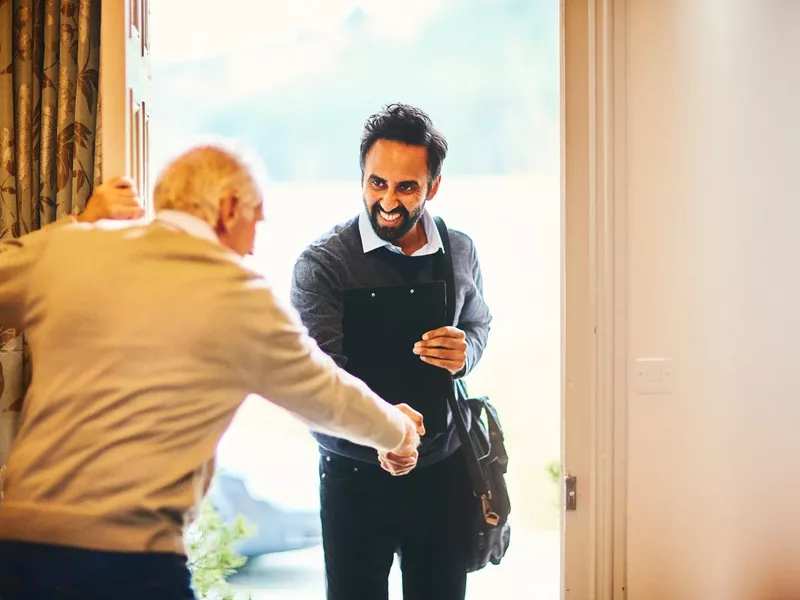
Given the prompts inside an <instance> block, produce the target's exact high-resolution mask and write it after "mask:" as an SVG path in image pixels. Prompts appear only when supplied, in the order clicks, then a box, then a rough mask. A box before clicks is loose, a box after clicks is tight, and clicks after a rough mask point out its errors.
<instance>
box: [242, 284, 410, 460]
mask: <svg viewBox="0 0 800 600" xmlns="http://www.w3.org/2000/svg"><path fill="white" fill-rule="evenodd" d="M254 285H256V284H253V285H251V286H250V287H249V288H248V289H247V290H245V292H243V293H242V300H243V303H244V305H245V306H244V307H243V310H242V311H241V313H240V314H241V316H242V317H244V316H245V315H248V316H247V318H242V319H241V323H242V326H241V327H238V328H237V329H238V330H239V333H238V336H239V337H240V341H239V342H238V343H237V344H236V345H237V346H238V349H239V351H240V352H242V353H243V354H242V366H241V369H242V370H241V375H242V376H243V377H245V378H246V379H247V381H248V383H249V387H250V388H251V389H250V391H252V392H253V393H256V394H258V395H260V396H263V397H264V398H266V399H268V400H270V401H271V402H273V403H274V404H277V405H278V406H281V407H283V408H284V409H286V410H287V411H289V412H290V413H292V414H294V415H295V416H297V417H298V418H300V419H301V420H303V421H304V422H305V423H307V424H308V425H309V426H310V427H311V428H312V429H314V430H316V431H320V432H323V433H328V434H330V435H334V436H336V437H340V438H344V439H347V440H350V441H351V442H354V443H356V444H362V445H365V446H371V447H373V448H375V449H376V450H381V451H387V450H388V451H394V452H398V453H406V454H409V453H411V452H413V451H414V450H415V449H416V447H417V445H418V444H419V436H418V433H419V431H421V428H422V417H421V416H418V415H417V416H413V417H409V416H407V415H408V414H409V410H408V409H406V408H405V407H404V408H402V409H401V408H400V407H396V406H392V405H391V404H389V403H387V402H385V401H384V400H382V399H381V398H379V397H378V396H377V395H375V394H374V393H373V392H372V391H371V390H370V389H369V388H368V387H367V386H366V385H365V384H364V383H363V382H361V381H360V380H358V379H356V378H355V377H353V376H351V375H349V374H348V373H346V372H345V371H344V370H342V369H340V368H339V367H337V366H336V364H335V363H334V361H333V360H332V359H331V358H330V356H328V355H327V354H325V353H324V352H323V351H322V350H320V348H319V347H318V346H317V344H316V343H314V341H313V340H312V339H311V338H310V337H309V336H308V333H307V331H306V329H305V328H304V327H303V326H302V325H301V324H300V323H299V322H298V321H297V320H296V319H295V318H293V316H292V315H291V314H290V313H289V312H288V311H286V310H284V309H283V307H281V306H280V305H279V304H278V302H277V300H276V299H275V297H274V295H273V294H272V293H271V292H270V291H269V290H268V289H266V287H263V288H262V289H254ZM232 341H233V340H232ZM411 414H412V415H413V413H411Z"/></svg>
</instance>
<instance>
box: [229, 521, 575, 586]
mask: <svg viewBox="0 0 800 600" xmlns="http://www.w3.org/2000/svg"><path fill="white" fill-rule="evenodd" d="M560 573H561V568H560V540H559V532H558V531H537V532H530V533H527V532H518V534H517V535H516V536H515V538H513V539H512V545H511V546H510V547H509V550H508V554H507V555H506V557H505V559H504V560H503V563H502V564H501V565H499V566H493V565H490V566H488V567H487V568H486V569H484V570H483V571H481V572H479V573H475V574H473V575H470V580H469V590H468V594H467V600H479V599H484V598H511V599H514V600H517V599H520V600H523V599H524V600H558V598H559V597H560V595H559V587H560V585H559V584H560V578H561V577H560ZM232 583H233V584H234V586H235V588H236V590H237V596H236V598H237V600H247V599H252V600H279V599H280V600H324V597H325V592H324V582H323V562H322V551H321V549H319V548H314V549H311V550H303V551H300V552H289V553H285V554H282V555H274V556H268V557H264V558H261V559H259V560H257V561H254V562H253V563H252V564H251V565H249V567H248V568H247V569H246V571H245V572H243V573H241V574H240V575H238V576H237V577H236V578H235V579H234V581H233V582H232ZM390 598H391V600H400V599H401V598H402V591H401V588H400V577H399V572H398V570H397V569H395V570H394V571H393V572H392V576H391V578H390Z"/></svg>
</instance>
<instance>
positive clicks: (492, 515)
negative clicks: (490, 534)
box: [481, 493, 500, 527]
mask: <svg viewBox="0 0 800 600" xmlns="http://www.w3.org/2000/svg"><path fill="white" fill-rule="evenodd" d="M490 498H491V493H489V495H487V494H482V495H481V507H482V508H483V520H484V521H486V524H487V525H491V526H492V527H497V526H498V525H499V524H500V515H498V514H497V513H496V512H494V511H493V510H492V505H491V503H490V502H489V499H490Z"/></svg>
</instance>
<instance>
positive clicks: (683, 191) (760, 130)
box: [626, 0, 800, 600]
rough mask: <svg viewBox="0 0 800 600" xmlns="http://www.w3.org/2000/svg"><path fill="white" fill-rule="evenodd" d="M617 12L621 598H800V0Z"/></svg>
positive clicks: (684, 0) (686, 2)
mask: <svg viewBox="0 0 800 600" xmlns="http://www.w3.org/2000/svg"><path fill="white" fill-rule="evenodd" d="M627 11H628V14H627V23H626V30H627V40H626V42H627V48H628V65H627V77H628V84H627V106H628V115H627V132H628V133H627V136H628V137H627V153H628V175H627V177H628V182H627V201H628V210H629V219H628V228H629V231H628V244H629V246H628V250H629V262H628V265H629V295H628V307H629V351H630V357H631V358H632V359H635V358H637V357H653V356H667V357H671V358H673V359H674V360H675V364H676V367H675V374H676V382H675V391H674V394H673V395H671V396H644V395H637V394H636V390H635V388H634V387H633V386H631V388H630V395H629V400H628V401H629V409H628V410H629V423H628V426H629V473H628V510H629V519H628V590H629V596H628V597H629V598H630V599H632V600H660V599H665V600H666V599H669V600H684V599H685V600H695V599H697V600H717V599H719V600H738V599H759V600H761V599H763V600H784V599H789V598H800V347H799V346H800V2H797V1H796V0H724V1H723V0H628V2H627Z"/></svg>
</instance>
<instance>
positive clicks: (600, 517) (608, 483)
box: [561, 0, 628, 600]
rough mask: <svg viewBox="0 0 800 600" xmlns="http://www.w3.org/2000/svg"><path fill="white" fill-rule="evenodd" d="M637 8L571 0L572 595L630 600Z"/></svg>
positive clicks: (567, 170)
mask: <svg viewBox="0 0 800 600" xmlns="http://www.w3.org/2000/svg"><path fill="white" fill-rule="evenodd" d="M625 11H626V0H561V119H562V131H561V139H562V144H561V145H562V156H561V159H562V162H561V164H562V223H563V225H562V227H563V231H562V244H563V246H562V291H563V297H562V302H563V305H562V339H563V357H562V361H563V362H562V465H563V467H564V474H565V476H574V477H575V478H576V492H577V507H576V510H574V511H566V510H564V511H563V512H562V569H563V571H562V598H564V599H565V600H566V599H569V600H573V599H574V600H585V599H587V598H589V599H593V600H612V599H613V600H620V599H623V598H625V597H626V587H625V582H626V520H627V481H626V476H627V372H628V369H627V364H628V358H627V305H626V298H627V272H626V264H627V255H626V239H627V236H626V229H627V227H626V225H627V205H626V189H627V179H626V177H627V175H626V146H625V141H626V128H625V122H626V119H625V115H626V112H625V110H626V105H625V101H626V97H625V95H626V80H625V75H626V61H627V58H626V57H627V55H626V46H625V36H626V30H625Z"/></svg>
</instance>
